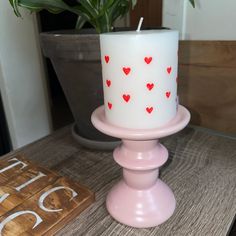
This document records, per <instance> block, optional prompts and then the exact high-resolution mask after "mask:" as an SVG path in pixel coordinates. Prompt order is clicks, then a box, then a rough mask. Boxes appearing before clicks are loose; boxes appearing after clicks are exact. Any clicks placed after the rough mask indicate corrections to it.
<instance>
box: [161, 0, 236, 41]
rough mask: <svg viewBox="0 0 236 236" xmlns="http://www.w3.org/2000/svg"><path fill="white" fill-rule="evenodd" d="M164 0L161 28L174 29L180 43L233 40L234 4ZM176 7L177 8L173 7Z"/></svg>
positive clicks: (213, 0) (211, 0)
mask: <svg viewBox="0 0 236 236" xmlns="http://www.w3.org/2000/svg"><path fill="white" fill-rule="evenodd" d="M195 1H196V7H195V8H192V6H191V4H190V3H189V1H188V0H163V26H168V27H170V28H173V29H177V30H179V32H180V35H181V38H182V39H190V40H235V39H236V30H235V25H236V1H235V0H225V1H223V0H195ZM176 6H177V7H176Z"/></svg>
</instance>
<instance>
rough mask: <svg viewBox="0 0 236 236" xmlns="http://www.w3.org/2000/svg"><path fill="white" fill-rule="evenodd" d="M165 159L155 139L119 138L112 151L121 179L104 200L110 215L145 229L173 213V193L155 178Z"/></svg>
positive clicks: (164, 151)
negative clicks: (121, 169)
mask: <svg viewBox="0 0 236 236" xmlns="http://www.w3.org/2000/svg"><path fill="white" fill-rule="evenodd" d="M167 158H168V152H167V149H166V148H165V147H164V146H163V145H161V144H160V143H159V142H158V140H148V141H146V140H145V141H131V140H123V143H122V144H121V145H120V146H119V147H117V148H116V149H115V151H114V159H115V161H116V162H117V163H118V164H119V165H120V166H122V167H123V177H124V178H123V180H121V181H120V182H119V183H118V184H117V185H115V186H114V187H113V188H112V190H111V191H110V193H109V194H108V196H107V201H106V205H107V209H108V211H109V213H110V214H111V215H112V216H113V218H115V219H116V220H118V221H119V222H121V223H124V224H127V225H130V226H133V227H138V228H146V227H153V226H156V225H159V224H161V223H163V222H164V221H166V220H167V219H168V218H169V217H170V216H171V215H172V214H173V212H174V209H175V198H174V194H173V193H172V191H171V189H170V188H169V187H168V186H167V185H166V184H165V183H164V182H162V181H161V180H160V179H158V174H159V167H160V166H162V165H163V164H164V163H165V162H166V160H167Z"/></svg>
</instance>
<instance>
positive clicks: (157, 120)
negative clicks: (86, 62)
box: [100, 30, 178, 129]
mask: <svg viewBox="0 0 236 236" xmlns="http://www.w3.org/2000/svg"><path fill="white" fill-rule="evenodd" d="M100 46H101V61H102V74H103V89H104V105H105V117H106V119H107V121H108V122H109V123H111V124H113V125H115V126H120V127H124V128H131V129H151V128H157V127H160V126H163V125H165V124H167V123H168V122H169V121H170V120H171V119H173V118H174V117H175V115H176V112H177V110H176V107H177V106H176V103H177V63H178V32H177V31H173V30H143V31H140V32H136V31H125V32H114V33H104V34H101V35H100Z"/></svg>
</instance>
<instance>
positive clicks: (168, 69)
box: [166, 66, 172, 74]
mask: <svg viewBox="0 0 236 236" xmlns="http://www.w3.org/2000/svg"><path fill="white" fill-rule="evenodd" d="M166 70H167V72H168V74H170V73H171V70H172V68H171V66H170V67H167V69H166Z"/></svg>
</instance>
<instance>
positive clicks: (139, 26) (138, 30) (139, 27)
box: [136, 17, 143, 32]
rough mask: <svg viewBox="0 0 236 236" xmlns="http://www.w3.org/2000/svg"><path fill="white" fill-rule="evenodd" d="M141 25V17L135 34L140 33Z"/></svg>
mask: <svg viewBox="0 0 236 236" xmlns="http://www.w3.org/2000/svg"><path fill="white" fill-rule="evenodd" d="M142 23H143V17H141V18H140V20H139V23H138V28H137V30H136V31H137V32H140V29H141V27H142Z"/></svg>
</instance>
